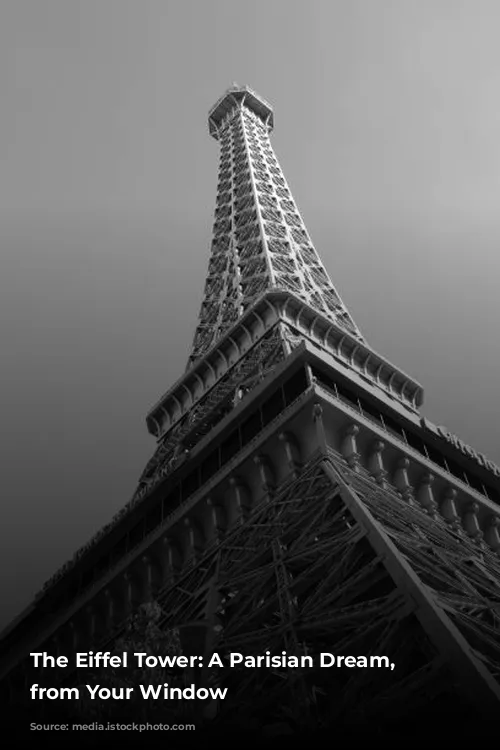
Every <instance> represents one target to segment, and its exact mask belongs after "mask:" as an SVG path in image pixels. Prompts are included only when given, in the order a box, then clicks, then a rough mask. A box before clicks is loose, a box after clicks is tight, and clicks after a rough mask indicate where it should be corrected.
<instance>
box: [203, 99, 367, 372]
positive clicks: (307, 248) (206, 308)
mask: <svg viewBox="0 0 500 750" xmlns="http://www.w3.org/2000/svg"><path fill="white" fill-rule="evenodd" d="M209 124H210V132H211V134H212V135H213V136H214V137H215V138H216V139H217V140H218V141H219V142H220V166H219V181H218V185H217V208H216V210H215V223H214V228H213V241H212V251H211V257H210V262H209V266H208V275H207V281H206V285H205V293H204V298H203V302H202V305H201V311H200V316H199V323H198V327H197V329H196V333H195V337H194V342H193V350H192V354H191V356H190V358H189V363H188V367H190V366H191V364H192V363H193V362H196V360H197V359H198V358H199V357H200V356H202V355H203V354H204V353H206V352H207V351H208V350H209V349H210V347H211V346H212V345H213V343H214V342H215V341H216V340H217V339H218V338H220V337H221V336H223V335H224V333H226V332H227V331H228V330H229V329H230V328H231V327H232V325H233V324H234V323H235V322H236V321H237V320H238V318H239V317H240V316H241V315H242V314H243V313H244V312H245V310H247V309H248V308H249V307H251V306H252V304H253V303H255V301H256V300H257V299H258V298H259V296H260V295H262V294H263V293H264V292H268V291H270V290H272V289H279V290H284V291H287V292H292V293H293V294H296V295H298V296H300V297H302V298H303V299H304V300H305V301H306V302H308V303H309V304H310V305H311V306H312V307H313V308H314V309H316V310H317V311H319V312H321V313H322V314H323V315H325V316H327V317H328V318H330V319H331V320H332V321H334V322H335V323H336V324H337V325H339V326H340V327H342V328H344V329H345V330H347V331H349V333H351V334H353V335H355V336H356V337H358V338H360V339H361V338H362V337H361V334H360V332H359V330H358V328H357V326H356V325H355V323H354V321H353V319H352V317H351V315H350V314H349V311H348V310H347V308H346V306H345V305H344V303H343V302H342V300H341V298H340V296H339V294H338V292H337V291H336V289H335V287H334V286H333V283H332V281H331V279H330V277H329V275H328V273H327V271H326V269H325V267H324V266H323V264H322V262H321V260H320V258H319V255H318V253H317V252H316V250H315V248H314V245H313V244H312V242H311V239H310V237H309V234H308V232H307V229H306V227H305V224H304V222H303V220H302V218H301V216H300V213H299V211H298V209H297V206H296V204H295V201H294V200H293V197H292V194H291V192H290V189H289V187H288V185H287V182H286V180H285V177H284V175H283V172H282V170H281V168H280V165H279V164H278V160H277V159H276V156H275V154H274V151H273V148H272V145H271V140H270V137H269V136H270V133H271V130H272V127H273V113H272V110H271V108H270V106H269V105H268V104H267V103H266V102H264V101H263V100H262V99H261V98H260V97H258V96H257V95H256V94H255V93H254V92H253V91H251V90H250V89H248V88H241V87H238V86H234V87H233V89H230V90H229V91H228V92H227V93H226V94H225V95H224V96H223V97H222V98H221V100H219V102H218V103H217V104H216V105H215V107H213V109H212V110H211V112H210V115H209Z"/></svg>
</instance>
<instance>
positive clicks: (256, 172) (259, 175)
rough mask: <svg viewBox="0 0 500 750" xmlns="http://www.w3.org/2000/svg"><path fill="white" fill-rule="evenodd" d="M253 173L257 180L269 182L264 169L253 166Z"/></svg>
mask: <svg viewBox="0 0 500 750" xmlns="http://www.w3.org/2000/svg"><path fill="white" fill-rule="evenodd" d="M253 173H254V177H255V179H256V180H260V181H262V182H267V180H268V176H267V174H266V172H265V171H264V170H262V169H259V167H253Z"/></svg>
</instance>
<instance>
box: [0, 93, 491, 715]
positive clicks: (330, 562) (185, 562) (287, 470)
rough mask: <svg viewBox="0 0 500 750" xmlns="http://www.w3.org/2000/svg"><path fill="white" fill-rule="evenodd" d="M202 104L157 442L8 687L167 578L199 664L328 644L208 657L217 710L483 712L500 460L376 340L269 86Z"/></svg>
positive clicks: (160, 597) (69, 570) (5, 655)
mask: <svg viewBox="0 0 500 750" xmlns="http://www.w3.org/2000/svg"><path fill="white" fill-rule="evenodd" d="M208 123H209V132H210V134H211V135H212V136H213V138H215V140H217V141H218V142H219V144H220V167H219V178H218V186H217V202H216V209H215V222H214V227H213V238H212V245H211V254H210V260H209V265H208V274H207V279H206V284H205V289H204V296H203V300H202V303H201V310H200V315H199V322H198V326H197V328H196V332H195V335H194V341H193V345H192V350H191V354H190V356H189V361H188V363H187V368H186V370H185V372H184V374H183V375H182V377H181V378H180V379H179V380H178V381H177V382H176V383H175V384H174V385H173V386H172V387H171V388H170V390H169V391H167V393H166V394H165V395H164V396H162V397H161V399H160V400H159V401H158V402H157V403H156V405H155V406H154V407H153V408H152V409H151V410H150V412H149V414H148V416H147V426H148V429H149V432H150V433H151V434H152V435H154V437H155V438H156V440H157V441H158V444H157V448H156V451H155V453H154V455H153V457H152V459H151V460H150V462H149V463H148V464H147V466H146V468H145V470H144V472H143V474H142V476H141V478H140V481H139V484H138V488H137V490H136V492H135V494H134V496H133V497H132V499H131V501H130V502H129V503H128V504H127V505H126V506H125V507H124V508H123V510H122V511H121V512H120V513H119V514H118V515H117V516H116V517H115V518H114V519H113V520H112V521H111V523H110V524H108V526H106V527H105V528H103V529H102V530H101V532H100V533H99V534H98V535H97V536H96V537H95V538H94V539H92V540H91V541H90V542H89V543H88V544H87V545H86V546H85V547H84V548H83V549H81V550H79V551H78V552H77V554H76V555H75V557H74V558H73V560H71V561H70V562H69V563H67V564H66V565H65V566H64V568H63V569H62V570H61V571H59V572H58V573H57V574H56V575H55V576H54V577H53V578H52V579H51V580H50V581H49V582H48V583H47V584H46V585H45V587H44V589H43V590H42V591H41V592H40V594H39V595H38V597H37V598H36V600H35V601H34V603H33V605H32V606H31V607H30V608H29V609H28V610H27V611H26V612H25V613H23V614H22V615H21V617H20V618H18V620H17V621H16V622H15V623H13V625H12V626H11V627H10V628H9V629H7V631H5V633H4V634H3V638H2V642H1V644H0V645H1V653H0V656H1V659H2V661H1V672H0V678H2V684H3V686H4V688H5V689H6V696H7V698H8V696H9V695H12V694H14V692H15V689H16V688H18V687H19V686H26V685H27V684H29V678H30V677H29V676H30V671H29V669H30V668H29V666H28V660H27V656H28V655H29V653H30V652H33V651H47V652H48V653H50V654H64V653H70V652H71V651H73V652H74V651H76V650H80V651H81V650H87V649H90V648H93V649H94V651H97V650H106V649H109V648H111V646H112V644H113V642H114V641H115V640H116V638H117V637H118V636H119V634H120V633H121V632H122V631H123V627H124V623H126V621H127V618H128V617H129V616H130V613H131V612H133V611H134V609H135V608H136V607H137V606H138V605H139V604H140V603H141V602H144V601H147V600H148V599H151V598H152V597H154V598H155V600H156V601H158V602H159V603H160V605H161V607H162V611H163V620H162V626H163V627H165V628H166V629H168V628H173V629H178V630H179V632H180V634H181V639H182V643H183V647H184V651H185V653H193V654H200V655H203V656H204V665H206V664H207V662H208V661H209V656H210V654H212V653H214V652H217V653H219V654H228V653H241V654H244V655H264V654H266V652H269V653H270V654H271V655H275V654H278V655H281V654H282V652H286V654H287V655H295V656H297V657H300V656H307V655H313V656H314V666H313V668H303V669H300V668H299V669H295V668H293V667H290V666H288V665H287V664H284V665H282V666H278V667H277V668H273V669H267V668H256V669H250V668H246V667H244V666H243V665H240V666H235V667H233V668H232V669H223V670H219V671H218V672H217V676H216V677H214V676H213V675H212V673H211V672H209V670H207V669H206V666H204V667H203V669H202V673H201V674H200V680H201V681H202V682H203V681H205V683H206V684H208V683H209V682H210V680H212V681H213V680H217V681H218V683H217V684H220V685H225V686H227V687H228V697H227V698H226V699H225V700H224V701H220V702H219V705H218V706H217V707H216V709H214V710H215V719H214V720H215V721H221V722H222V721H224V719H225V717H226V718H227V717H228V716H232V717H233V719H234V717H237V720H238V721H241V722H242V725H243V723H244V721H245V720H247V719H251V718H252V717H253V718H254V719H256V720H258V721H262V722H266V721H267V722H268V723H272V722H278V721H283V720H284V717H287V718H286V720H287V721H288V722H289V724H290V725H294V726H298V727H299V728H300V727H307V726H312V725H313V724H314V725H315V726H326V727H330V728H334V727H335V726H337V725H338V724H339V723H342V722H343V723H345V724H349V723H351V724H353V725H355V724H360V723H364V724H365V725H367V726H369V725H370V722H375V721H382V720H386V721H388V722H396V723H397V722H398V721H404V720H406V719H408V717H413V720H414V721H418V722H422V721H423V717H427V718H428V717H432V721H437V720H438V719H441V720H443V721H444V722H445V724H446V725H447V726H451V725H452V724H454V723H456V722H457V720H458V719H459V718H460V717H463V716H467V717H468V718H469V719H470V720H471V721H472V722H473V723H474V722H476V724H475V726H477V727H478V728H480V727H481V726H484V725H485V722H488V721H490V720H491V719H492V718H493V717H494V716H495V712H498V711H499V709H500V684H499V682H500V630H499V628H500V589H499V582H500V560H499V554H500V535H499V524H500V469H499V468H498V467H497V466H495V465H494V464H493V463H492V462H491V461H489V460H488V459H487V458H486V457H485V456H483V455H482V454H480V453H477V452H476V451H474V450H473V449H472V448H471V447H470V446H467V445H465V444H464V443H463V442H462V441H461V440H460V439H459V438H458V437H456V436H454V435H452V434H451V433H450V432H449V431H448V430H446V429H445V428H444V427H437V426H435V425H433V424H432V423H431V422H430V421H428V420H427V419H425V418H423V417H422V416H421V414H420V411H419V410H420V407H421V405H422V402H423V390H422V387H421V386H420V385H419V384H418V383H417V382H416V381H415V380H414V379H413V378H411V377H410V376H408V375H406V374H405V373H404V372H402V371H401V370H400V369H399V368H397V367H395V366H394V365H392V364H391V363H390V362H388V361H387V360H386V359H385V358H384V357H382V356H380V355H379V354H377V353H376V352H375V351H374V350H373V349H372V348H371V347H370V346H369V345H368V344H367V342H366V341H365V339H364V337H363V336H362V334H361V332H360V330H359V329H358V327H357V326H356V324H355V322H354V320H353V319H352V317H351V315H350V313H349V311H348V310H347V307H346V306H345V304H344V303H343V301H342V299H341V297H340V295H339V294H338V292H337V291H336V289H335V287H334V285H333V283H332V281H331V280H330V277H329V275H328V272H327V270H326V269H325V267H324V265H323V264H322V262H321V260H320V258H319V256H318V254H317V252H316V250H315V248H314V245H313V243H312V241H311V239H310V237H309V234H308V232H307V230H306V227H305V225H304V222H303V220H302V218H301V216H300V213H299V211H298V209H297V206H296V204H295V202H294V199H293V197H292V194H291V192H290V189H289V187H288V185H287V182H286V180H285V178H284V176H283V172H282V170H281V168H280V166H279V164H278V161H277V159H276V156H275V154H274V151H273V148H272V145H271V141H270V135H271V132H272V130H273V125H274V117H273V110H272V108H271V106H270V105H269V104H268V103H267V102H266V101H265V100H264V99H262V98H261V97H260V96H258V95H257V94H256V93H255V92H254V91H252V90H251V89H249V88H248V87H246V86H238V85H237V84H234V85H233V86H232V87H231V88H230V89H229V90H228V91H227V92H226V93H225V94H224V95H223V96H222V97H221V98H220V99H219V101H218V102H217V103H216V104H215V106H214V107H213V108H212V109H211V111H210V113H209V118H208ZM320 653H330V654H334V655H337V656H339V655H343V656H344V657H347V656H350V655H351V656H352V655H354V656H358V655H360V654H361V655H366V656H367V657H369V656H377V655H378V656H382V655H386V656H387V657H388V659H389V660H390V662H391V663H392V664H394V665H395V666H394V669H384V668H372V669H369V668H365V669H362V668H360V669H358V668H354V669H352V668H338V667H335V668H325V667H323V668H320V667H319V663H318V658H317V656H318V655H319V654H320ZM428 720H429V726H430V721H431V719H430V718H428ZM311 722H312V723H311Z"/></svg>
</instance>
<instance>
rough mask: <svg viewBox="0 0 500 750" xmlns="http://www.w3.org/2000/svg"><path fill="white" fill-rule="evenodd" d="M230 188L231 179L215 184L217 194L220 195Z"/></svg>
mask: <svg viewBox="0 0 500 750" xmlns="http://www.w3.org/2000/svg"><path fill="white" fill-rule="evenodd" d="M231 187H232V181H231V179H226V180H220V181H219V182H218V183H217V192H218V193H220V194H222V193H226V192H228V191H230V190H231Z"/></svg>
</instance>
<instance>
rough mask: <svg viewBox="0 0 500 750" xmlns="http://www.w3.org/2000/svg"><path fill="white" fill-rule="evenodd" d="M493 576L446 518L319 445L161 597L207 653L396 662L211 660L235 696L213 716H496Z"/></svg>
mask: <svg viewBox="0 0 500 750" xmlns="http://www.w3.org/2000/svg"><path fill="white" fill-rule="evenodd" d="M499 580H500V562H499V560H498V556H497V555H495V554H494V553H492V552H490V551H487V550H484V549H483V551H482V553H481V554H480V555H478V550H477V548H476V546H475V545H474V543H473V542H472V541H470V540H467V539H466V538H464V535H463V534H461V533H460V532H459V531H457V530H453V528H450V525H449V524H447V523H446V521H445V520H443V519H436V518H433V517H431V516H429V513H428V512H426V511H425V510H424V509H423V508H421V507H418V506H417V505H416V504H415V503H411V502H410V503H409V502H403V501H402V499H401V496H400V495H399V494H398V493H397V492H395V491H393V490H390V489H389V488H385V489H383V490H381V489H380V488H379V487H377V485H376V483H375V482H374V481H373V478H371V477H369V476H368V475H367V474H364V473H363V472H361V473H360V472H357V471H353V470H352V469H349V468H348V467H346V465H345V462H344V461H343V460H342V458H341V457H340V456H338V455H337V454H336V453H335V452H333V451H328V452H327V453H326V454H320V455H318V456H314V457H312V458H311V460H310V462H309V463H308V464H307V465H306V466H304V468H303V470H302V471H301V473H300V476H298V477H295V478H290V480H288V481H286V482H284V483H283V485H282V486H280V487H278V488H276V489H275V491H274V492H273V493H272V498H270V497H267V498H266V500H265V501H264V502H263V503H261V504H260V505H259V506H258V507H257V508H256V509H255V511H254V512H253V513H252V515H251V517H250V518H249V519H248V520H247V521H246V522H244V523H242V524H241V526H239V528H237V529H235V530H233V531H232V533H230V534H228V535H227V536H226V538H225V539H224V540H222V541H221V542H220V543H219V544H218V545H217V546H216V547H215V548H214V549H213V550H212V551H211V552H210V553H209V554H207V555H206V556H205V557H203V559H202V560H200V562H199V563H198V565H196V566H195V567H194V568H193V569H192V570H190V571H189V572H188V573H187V574H186V575H184V576H183V577H182V578H181V579H180V580H179V581H178V582H177V583H176V584H175V585H174V586H172V587H170V588H168V589H167V590H165V591H164V592H163V593H162V595H161V597H160V601H161V603H162V605H163V607H164V610H165V612H167V613H168V614H167V615H166V617H165V621H164V624H165V626H167V627H179V625H180V626H181V628H182V625H183V624H184V625H187V624H189V626H190V627H191V628H196V627H199V628H200V633H202V634H203V635H202V637H201V639H200V640H199V641H198V643H196V648H197V649H198V651H197V652H202V648H203V647H204V651H205V662H208V657H209V655H210V654H211V653H212V652H214V651H216V652H218V653H220V654H226V653H230V652H237V653H242V654H254V655H259V654H264V653H265V652H266V651H269V652H270V653H271V654H281V653H282V652H283V651H286V652H287V653H288V654H295V655H306V654H319V653H321V652H326V653H333V654H337V655H339V654H344V655H347V654H350V655H353V654H363V655H382V654H390V655H391V659H393V661H394V662H395V663H396V669H395V671H389V670H387V671H382V670H379V669H371V670H370V669H364V670H352V671H351V670H348V669H347V670H341V669H336V670H333V669H325V668H320V667H319V666H316V667H315V668H314V669H310V668H304V669H302V670H301V669H295V668H290V669H286V668H285V669H274V670H266V669H260V670H259V669H249V668H245V667H241V668H240V669H238V668H232V669H231V670H227V674H225V675H224V676H223V677H222V676H221V674H220V672H217V673H216V674H215V675H212V679H213V680H214V681H215V682H216V683H217V684H220V683H221V682H222V684H224V685H227V686H229V688H230V694H231V699H230V700H229V701H226V702H224V704H223V705H222V704H221V706H220V711H221V718H222V719H223V718H224V715H234V712H235V711H236V712H238V711H239V712H241V715H242V717H245V719H248V717H249V716H255V717H257V718H260V719H262V717H265V718H266V719H267V720H268V721H272V720H274V721H276V720H278V719H279V718H285V717H295V718H294V720H295V721H297V720H298V721H299V723H302V725H303V726H308V725H309V726H318V725H320V726H321V725H322V726H325V727H331V728H333V727H335V726H336V725H338V724H339V723H341V722H345V723H347V724H349V723H350V724H353V725H356V724H359V723H361V724H365V725H367V726H370V724H371V725H372V726H374V725H375V724H376V723H378V722H383V721H386V722H387V721H389V722H398V721H402V720H405V719H408V718H410V719H412V720H414V721H416V720H417V718H418V717H420V721H422V719H423V718H424V719H425V718H427V720H428V721H429V725H430V719H429V714H430V713H431V714H432V715H433V716H434V720H436V718H439V719H441V720H443V719H444V720H445V721H447V722H456V721H457V720H458V719H459V717H458V713H459V709H460V707H461V708H463V709H464V710H466V711H467V712H468V714H469V718H471V717H474V718H475V717H476V716H477V717H479V716H480V715H481V714H484V715H486V716H487V717H489V718H490V719H494V718H495V712H496V711H498V705H499V703H498V702H499V699H500V643H499V639H498V627H499V622H500V620H499V613H500V591H499V587H498V581H499ZM202 644H203V646H202ZM193 645H194V644H193ZM425 712H426V713H425ZM443 713H444V715H443ZM298 717H300V719H298ZM478 729H479V725H478Z"/></svg>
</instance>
